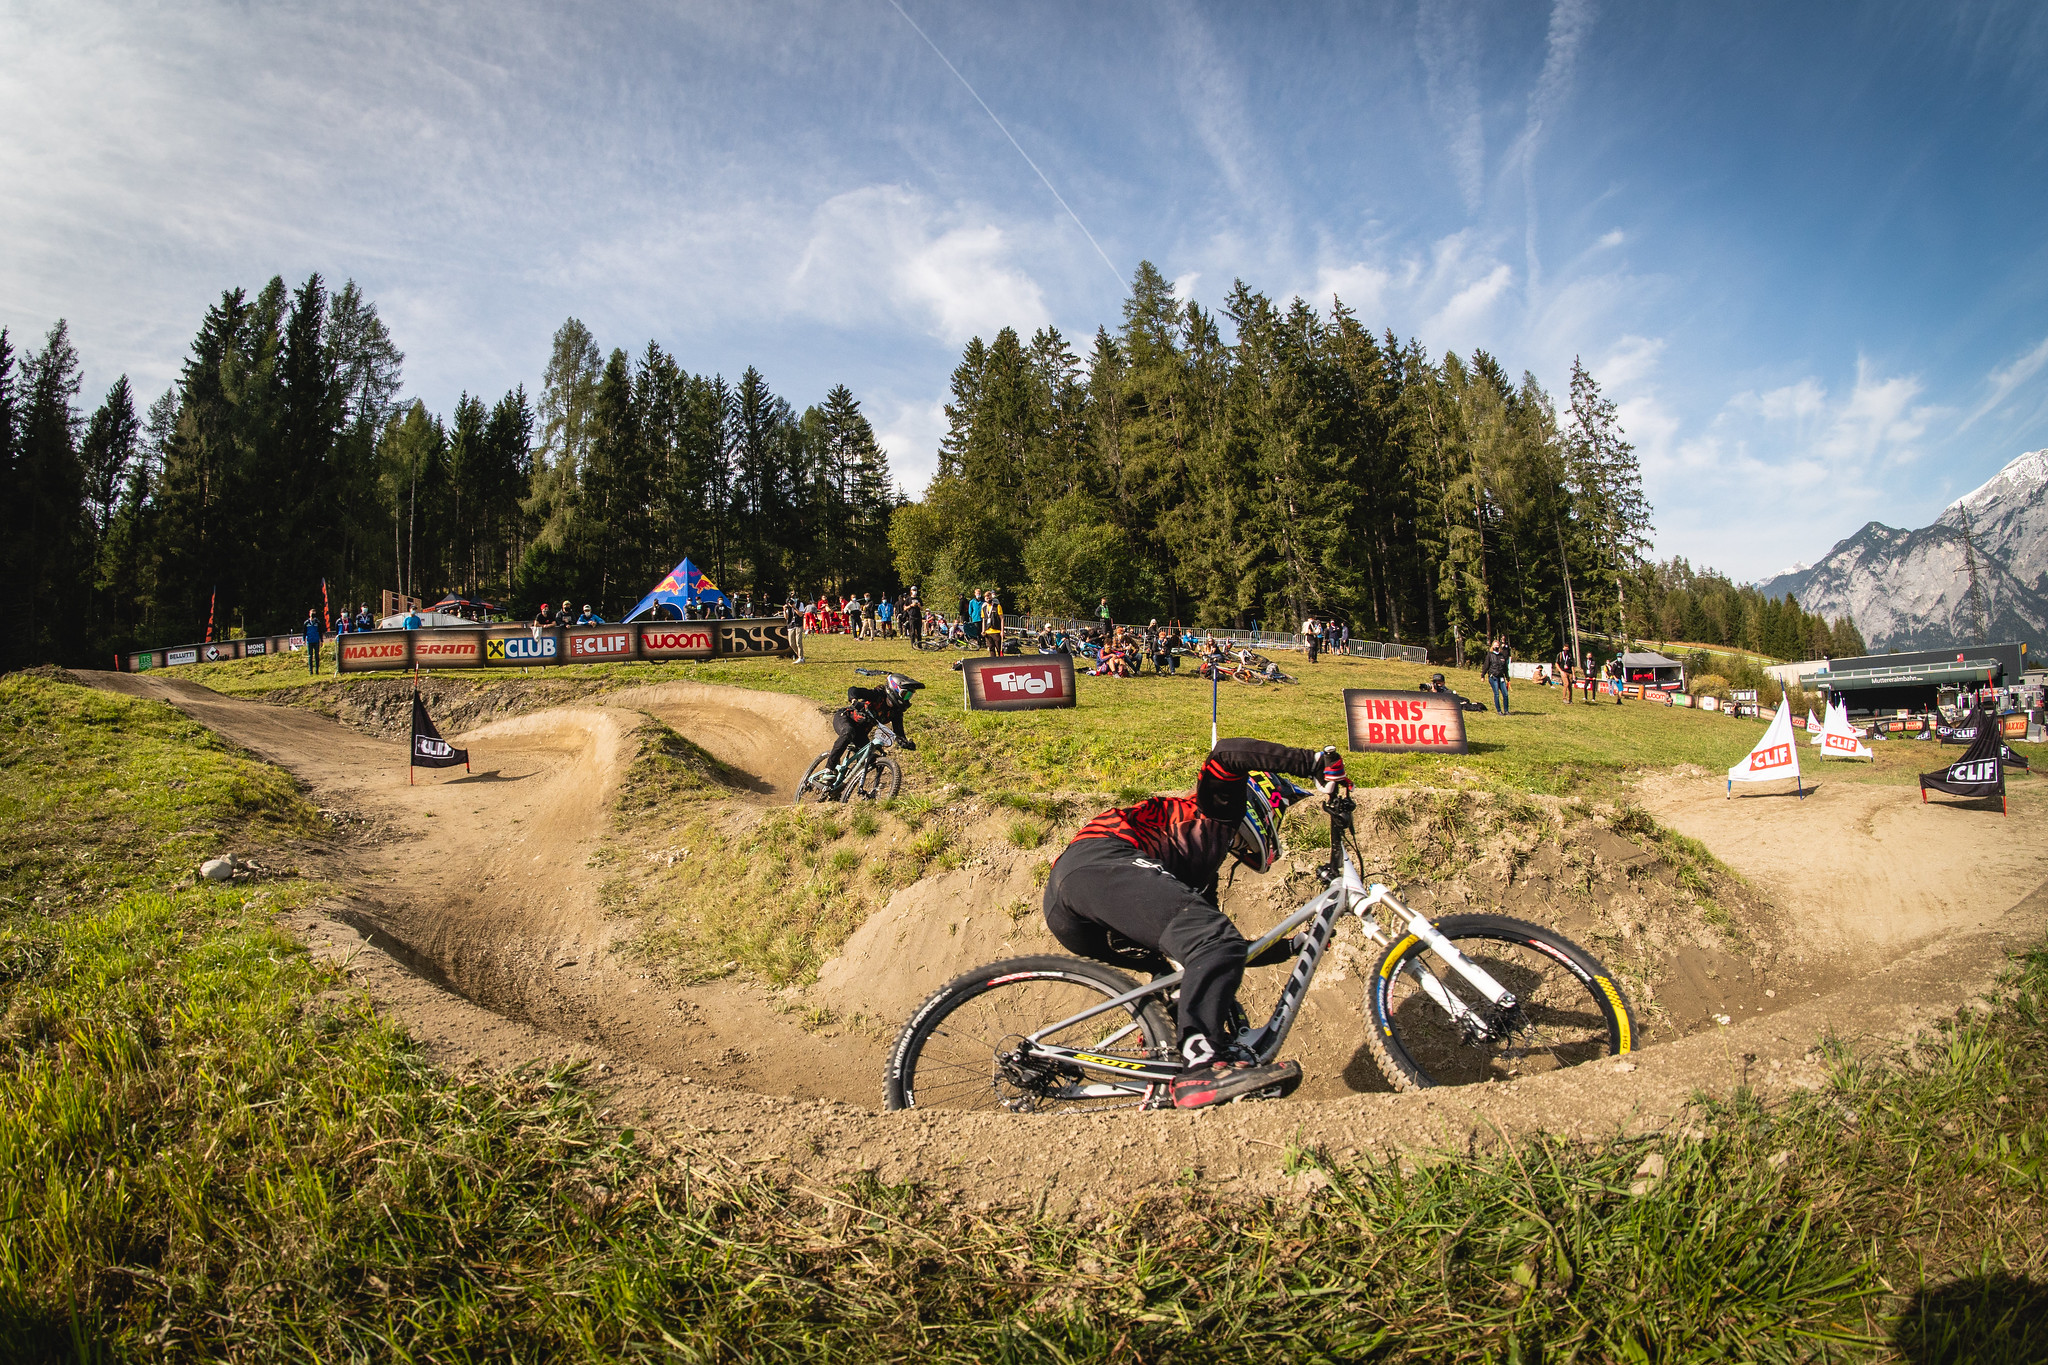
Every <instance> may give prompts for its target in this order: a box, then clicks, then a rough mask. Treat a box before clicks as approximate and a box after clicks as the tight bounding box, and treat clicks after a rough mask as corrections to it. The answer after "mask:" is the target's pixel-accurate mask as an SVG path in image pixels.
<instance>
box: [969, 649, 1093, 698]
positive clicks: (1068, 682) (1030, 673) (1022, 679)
mask: <svg viewBox="0 0 2048 1365" xmlns="http://www.w3.org/2000/svg"><path fill="white" fill-rule="evenodd" d="M960 674H961V677H962V678H964V679H965V680H966V683H967V709H968V710H970V711H1044V710H1050V709H1052V708H1054V707H1062V706H1073V705H1076V704H1077V702H1078V698H1077V697H1076V696H1075V694H1074V660H1073V656H1072V655H1068V654H1036V655H1032V656H1029V657H1023V656H1017V655H1012V656H1010V657H1008V658H1002V659H968V660H967V661H966V663H965V664H964V666H963V667H962V668H961V670H960Z"/></svg>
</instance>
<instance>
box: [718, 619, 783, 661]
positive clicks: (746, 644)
mask: <svg viewBox="0 0 2048 1365" xmlns="http://www.w3.org/2000/svg"><path fill="white" fill-rule="evenodd" d="M710 624H712V625H713V626H716V627H717V628H718V652H719V653H720V654H739V655H747V654H795V653H796V641H795V640H794V639H792V638H791V637H790V631H789V626H788V624H787V623H786V622H783V621H713V622H711V623H710Z"/></svg>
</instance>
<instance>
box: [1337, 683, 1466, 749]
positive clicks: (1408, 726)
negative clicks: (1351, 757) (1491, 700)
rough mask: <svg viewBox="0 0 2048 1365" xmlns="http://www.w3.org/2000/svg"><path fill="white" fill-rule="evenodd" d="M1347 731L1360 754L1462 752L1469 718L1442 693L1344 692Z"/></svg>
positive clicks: (1364, 689) (1358, 689)
mask: <svg viewBox="0 0 2048 1365" xmlns="http://www.w3.org/2000/svg"><path fill="white" fill-rule="evenodd" d="M1344 721H1345V729H1346V730H1348V731H1349V732H1350V736H1351V748H1352V749H1353V751H1354V752H1358V753H1436V754H1462V753H1465V752H1467V748H1466V743H1465V716H1464V713H1463V712H1461V711H1460V710H1459V709H1458V699H1457V698H1456V697H1454V696H1451V695H1449V694H1447V693H1442V692H1378V691H1373V690H1371V689H1368V688H1359V687H1347V688H1345V689H1344Z"/></svg>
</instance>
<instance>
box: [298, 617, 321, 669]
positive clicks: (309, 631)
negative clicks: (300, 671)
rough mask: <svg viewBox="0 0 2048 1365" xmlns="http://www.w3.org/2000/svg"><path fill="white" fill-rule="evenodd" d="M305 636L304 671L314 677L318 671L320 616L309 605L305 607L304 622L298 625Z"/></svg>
mask: <svg viewBox="0 0 2048 1365" xmlns="http://www.w3.org/2000/svg"><path fill="white" fill-rule="evenodd" d="M300 633H301V634H303V635H304V636H305V637H306V671H307V672H309V673H312V674H314V675H315V676H316V677H317V676H318V675H319V672H320V641H321V638H322V636H321V633H320V618H319V616H318V615H316V614H315V613H314V611H313V609H312V608H311V607H308V608H307V609H306V624H305V625H304V626H301V627H300Z"/></svg>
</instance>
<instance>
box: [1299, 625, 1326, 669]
mask: <svg viewBox="0 0 2048 1365" xmlns="http://www.w3.org/2000/svg"><path fill="white" fill-rule="evenodd" d="M1301 642H1302V643H1303V644H1304V645H1306V646H1308V661H1309V662H1310V663H1314V662H1315V661H1316V652H1317V650H1318V649H1319V648H1320V647H1321V645H1322V643H1323V631H1322V627H1321V626H1320V625H1318V624H1317V623H1316V619H1315V617H1313V616H1311V617H1309V619H1308V620H1306V621H1303V622H1302V623H1301Z"/></svg>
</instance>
